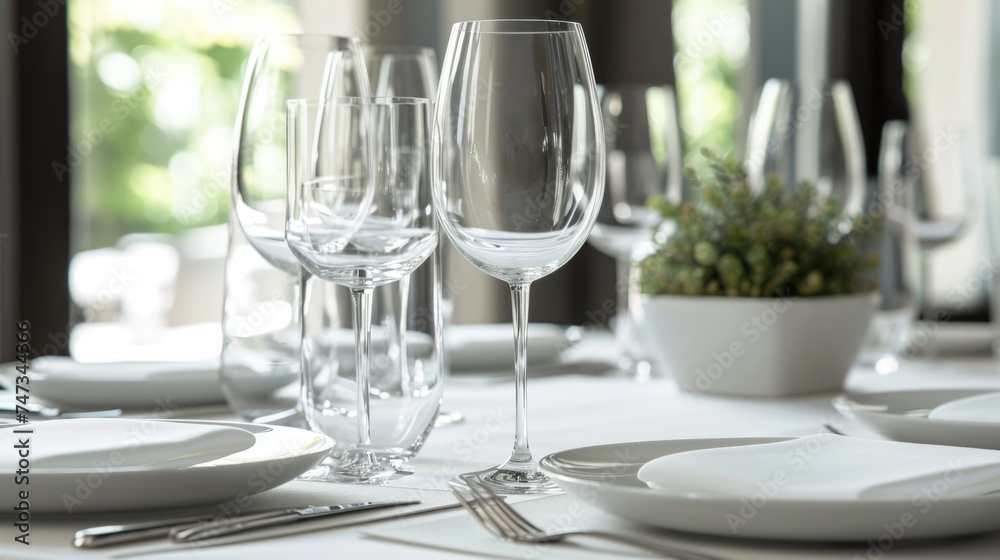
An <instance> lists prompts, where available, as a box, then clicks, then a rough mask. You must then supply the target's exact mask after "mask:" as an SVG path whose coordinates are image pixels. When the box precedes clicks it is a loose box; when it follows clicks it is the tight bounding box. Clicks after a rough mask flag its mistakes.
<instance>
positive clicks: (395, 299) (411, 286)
mask: <svg viewBox="0 0 1000 560" xmlns="http://www.w3.org/2000/svg"><path fill="white" fill-rule="evenodd" d="M362 50H363V51H364V55H365V62H366V63H367V65H368V79H369V82H370V86H371V92H372V95H373V96H375V97H424V98H427V99H434V97H435V94H436V92H437V85H438V64H437V55H436V54H435V53H434V49H431V48H427V47H415V46H406V45H365V46H364V47H362ZM438 242H439V243H440V244H441V245H440V247H438V251H437V252H436V253H435V254H434V255H433V256H432V257H431V259H430V260H428V262H426V263H424V264H423V265H421V266H420V268H418V269H417V270H415V271H413V274H411V275H410V276H407V277H405V278H402V279H400V281H399V282H398V283H396V284H392V285H387V286H382V287H379V288H377V289H376V290H375V296H374V301H375V311H374V316H375V317H376V318H377V317H378V316H379V311H380V310H381V309H385V310H387V312H386V314H387V315H388V314H391V315H392V317H389V318H388V319H389V322H390V324H395V325H396V329H395V330H390V331H389V335H390V338H391V340H390V341H389V345H388V351H387V352H386V354H387V355H388V356H395V357H396V361H397V363H399V364H405V363H406V352H407V348H406V345H405V344H403V342H402V341H403V333H404V331H405V327H404V326H403V323H404V322H405V321H404V319H405V318H406V317H407V316H408V314H409V313H410V311H411V310H410V309H408V307H409V302H410V300H412V299H414V296H415V295H416V294H418V293H420V292H422V291H424V287H425V286H429V285H431V284H432V283H435V282H436V280H435V278H436V275H438V274H440V273H441V271H447V270H448V263H449V261H450V259H449V258H448V254H449V253H450V247H449V246H448V245H449V244H448V240H447V238H446V237H444V236H441V237H440V239H438ZM432 260H436V261H438V262H431V261H432ZM441 296H442V297H441V315H442V317H441V320H442V326H441V328H442V331H444V332H447V329H448V326H449V325H450V324H451V306H452V296H451V294H448V293H443V294H441ZM443 357H444V358H445V360H447V354H445V355H444V356H443ZM443 368H444V370H445V371H447V369H448V366H447V363H445V364H443ZM461 421H462V414H461V413H459V412H455V411H448V412H441V413H440V414H439V415H438V418H437V423H436V424H435V425H436V426H444V425H449V424H454V423H457V422H461Z"/></svg>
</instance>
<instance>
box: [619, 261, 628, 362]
mask: <svg viewBox="0 0 1000 560" xmlns="http://www.w3.org/2000/svg"><path fill="white" fill-rule="evenodd" d="M615 264H616V267H615V268H616V270H617V273H618V279H617V283H616V284H615V296H616V297H617V298H618V303H617V307H616V309H615V339H616V341H617V343H618V352H620V355H619V357H620V358H629V357H631V356H630V352H629V349H630V348H631V347H632V322H631V316H630V315H629V271H630V270H629V267H630V264H629V259H622V258H618V259H615Z"/></svg>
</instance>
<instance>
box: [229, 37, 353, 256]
mask: <svg viewBox="0 0 1000 560" xmlns="http://www.w3.org/2000/svg"><path fill="white" fill-rule="evenodd" d="M363 60H364V59H363V54H362V52H361V44H360V42H359V41H358V40H357V39H353V38H346V37H333V36H326V35H269V36H265V37H262V38H261V39H259V40H258V41H257V42H256V43H255V44H254V46H253V49H252V50H251V52H250V59H249V61H248V62H247V71H246V75H247V79H246V80H245V81H244V86H243V94H242V96H241V100H240V107H239V112H238V114H237V123H238V126H239V129H238V131H237V135H238V137H237V140H236V148H237V149H236V157H235V158H234V162H233V207H234V209H235V211H236V218H237V221H238V223H239V225H240V228H241V229H242V230H243V233H244V234H245V235H246V237H247V240H248V241H249V242H250V244H251V245H253V246H254V247H255V248H256V249H257V251H259V252H260V254H261V255H263V256H264V258H266V259H267V260H268V261H270V262H271V263H272V264H273V265H274V266H275V267H277V268H279V269H282V270H284V271H286V272H287V273H288V274H291V275H297V274H298V271H299V262H298V261H297V260H296V259H295V257H294V256H293V255H292V253H291V251H289V249H288V247H287V245H286V244H285V237H284V231H285V181H286V179H287V177H286V162H285V157H286V154H285V151H286V139H285V136H286V134H285V126H286V122H285V116H286V112H285V103H286V102H287V101H288V100H289V99H295V98H306V97H317V96H319V97H327V98H329V97H360V96H365V95H367V92H368V89H367V88H368V79H367V75H366V72H365V66H364V63H363Z"/></svg>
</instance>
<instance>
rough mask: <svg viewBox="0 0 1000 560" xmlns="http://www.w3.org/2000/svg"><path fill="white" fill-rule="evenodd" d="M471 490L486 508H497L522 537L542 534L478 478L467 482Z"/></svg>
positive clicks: (498, 512)
mask: <svg viewBox="0 0 1000 560" xmlns="http://www.w3.org/2000/svg"><path fill="white" fill-rule="evenodd" d="M466 483H467V484H468V485H469V488H470V489H472V491H473V492H475V493H476V495H477V496H478V497H480V499H481V500H482V502H483V507H484V508H489V507H492V508H495V510H494V511H495V512H496V514H497V515H501V516H503V518H504V519H505V520H506V521H507V524H509V525H511V526H513V527H514V528H515V529H516V530H518V531H519V532H520V533H521V534H522V535H524V534H529V533H530V534H533V535H532V536H534V534H537V533H542V529H540V528H539V527H537V526H535V525H534V524H532V523H531V522H530V521H528V520H527V519H525V518H524V516H522V515H521V514H520V513H518V512H517V510H515V509H514V508H512V507H510V505H509V504H508V503H507V502H506V501H504V499H503V498H501V497H500V496H498V495H497V493H496V492H494V491H493V490H492V489H490V487H489V486H487V485H486V484H485V483H483V482H482V481H481V480H478V479H476V478H471V477H470V478H469V479H467V480H466Z"/></svg>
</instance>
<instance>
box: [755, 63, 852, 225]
mask: <svg viewBox="0 0 1000 560" xmlns="http://www.w3.org/2000/svg"><path fill="white" fill-rule="evenodd" d="M744 161H745V164H746V167H747V172H748V176H747V180H748V181H749V183H750V187H751V188H753V189H755V190H761V189H763V188H764V186H765V184H766V181H767V178H768V177H769V176H770V175H772V174H773V175H776V176H777V178H778V179H780V180H781V181H782V182H783V184H784V185H786V186H787V187H788V188H798V187H799V185H800V184H801V183H802V182H803V181H808V182H810V183H812V184H814V185H815V187H816V189H817V190H818V192H819V194H820V195H822V196H830V195H833V196H836V197H837V199H838V200H839V201H840V203H841V205H842V206H843V208H844V211H845V213H847V214H857V213H859V212H861V211H862V204H863V203H864V200H865V190H866V189H865V184H866V182H865V181H866V179H865V178H866V171H865V150H864V140H863V138H862V136H861V124H860V122H859V120H858V111H857V109H856V108H855V104H854V95H853V94H852V93H851V86H850V85H848V83H847V82H845V81H835V82H830V83H822V84H819V83H817V84H815V85H806V84H800V83H797V82H793V81H789V80H778V79H770V80H768V81H767V82H765V83H764V87H763V89H762V90H761V92H760V98H759V101H758V103H757V108H756V110H755V111H754V114H753V116H752V117H751V119H750V131H749V135H748V137H747V147H746V157H745V158H744Z"/></svg>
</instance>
